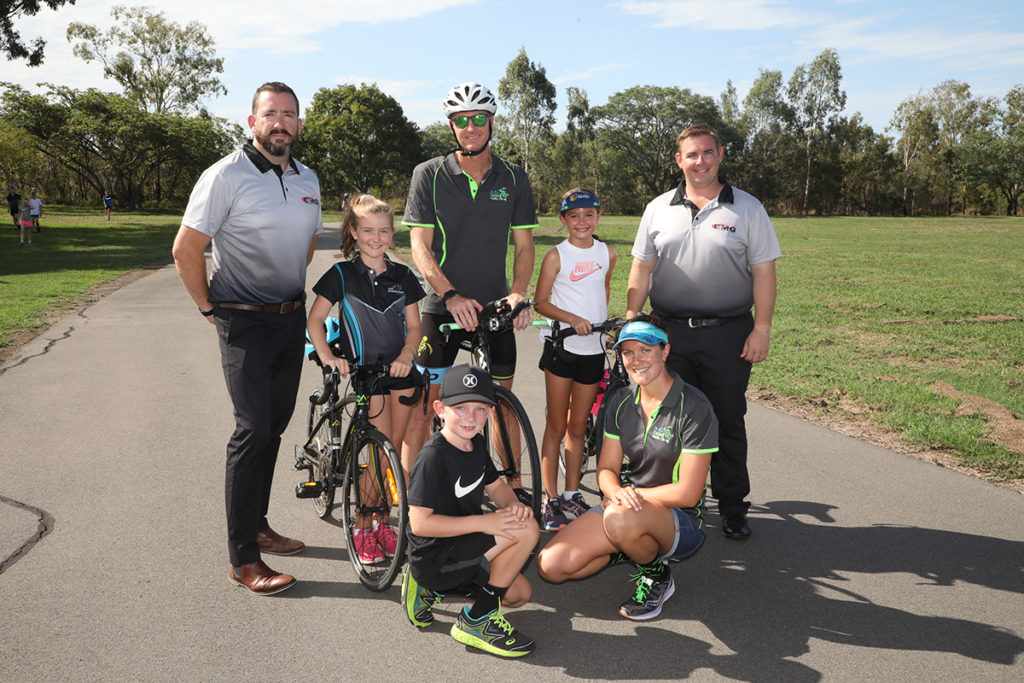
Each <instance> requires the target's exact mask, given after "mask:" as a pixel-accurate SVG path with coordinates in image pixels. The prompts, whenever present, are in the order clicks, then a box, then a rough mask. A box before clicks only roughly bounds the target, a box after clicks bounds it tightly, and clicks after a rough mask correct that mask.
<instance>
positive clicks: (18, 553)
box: [0, 496, 55, 574]
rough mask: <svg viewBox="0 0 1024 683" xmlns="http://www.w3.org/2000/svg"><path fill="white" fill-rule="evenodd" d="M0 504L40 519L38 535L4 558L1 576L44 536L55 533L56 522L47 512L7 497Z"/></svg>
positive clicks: (0, 498) (37, 528)
mask: <svg viewBox="0 0 1024 683" xmlns="http://www.w3.org/2000/svg"><path fill="white" fill-rule="evenodd" d="M0 503H7V504H8V505H11V506H14V507H16V508H20V509H22V510H26V511H28V512H31V513H33V514H34V515H36V517H37V519H38V526H37V527H36V533H34V534H33V535H31V536H29V537H28V539H26V540H25V542H24V543H22V544H21V545H20V546H18V549H17V550H15V551H14V552H13V553H11V554H10V555H8V556H7V557H6V558H4V560H3V561H2V562H0V574H3V573H4V572H5V571H6V570H7V569H8V568H9V567H10V566H11V565H13V564H14V563H15V562H17V561H18V560H20V559H21V558H22V557H24V556H25V555H26V554H27V553H28V551H29V550H31V549H32V546H34V545H35V544H36V543H38V542H39V541H40V540H42V538H43V537H44V536H46V535H47V534H49V533H50V532H51V531H53V525H54V522H55V520H54V519H53V515H51V514H50V513H49V512H47V511H46V510H40V509H39V508H37V507H32V506H31V505H28V504H26V503H22V502H19V501H17V500H12V499H11V498H7V497H6V496H0Z"/></svg>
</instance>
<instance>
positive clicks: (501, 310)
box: [433, 299, 543, 522]
mask: <svg viewBox="0 0 1024 683" xmlns="http://www.w3.org/2000/svg"><path fill="white" fill-rule="evenodd" d="M530 306H533V301H532V300H530V299H524V300H523V301H520V302H519V303H518V304H516V305H515V307H510V306H509V304H508V302H507V301H506V300H504V299H501V300H498V301H492V302H490V303H488V304H485V305H484V307H483V309H482V310H481V311H480V312H479V313H477V326H476V329H475V330H473V332H472V334H471V336H470V337H469V338H467V339H463V340H461V341H460V343H459V346H460V347H461V348H463V349H466V350H468V351H469V352H470V357H471V359H472V360H471V362H472V363H473V365H476V366H477V367H479V368H481V369H482V370H484V371H486V372H488V373H490V371H491V343H492V342H493V341H494V339H495V338H496V337H497V336H498V335H499V334H501V333H503V332H506V331H509V330H512V329H513V324H512V323H513V321H514V320H515V318H516V316H517V315H519V313H520V312H521V311H522V310H524V309H526V308H529V307H530ZM438 329H439V330H440V331H441V334H442V335H444V339H443V341H444V343H445V344H448V343H450V339H451V333H452V332H454V331H456V330H460V329H462V328H461V327H459V325H458V323H444V324H442V325H440V326H439V327H438ZM494 400H495V402H496V403H497V407H496V408H495V409H494V411H492V413H491V418H490V419H489V420H488V421H487V424H486V425H484V430H483V435H484V441H485V442H486V443H487V446H488V451H489V453H490V455H491V460H492V461H493V462H494V467H495V469H497V470H498V474H499V476H502V477H504V478H505V481H506V482H507V483H508V485H509V486H511V487H512V490H513V491H514V492H515V494H516V497H517V498H518V499H519V501H520V502H521V503H523V504H524V505H526V506H528V507H529V508H530V509H531V510H533V516H534V517H535V518H536V519H537V521H538V522H540V518H541V517H540V515H541V500H542V498H543V491H542V490H541V485H540V451H539V450H538V449H537V438H536V436H535V435H534V433H533V427H532V426H531V425H530V418H529V417H528V416H527V414H526V409H525V408H523V404H522V402H520V400H519V399H518V398H517V397H516V395H515V394H514V393H512V392H511V391H510V390H509V389H506V388H505V387H503V386H501V385H500V384H498V383H497V382H495V383H494ZM440 428H441V422H440V419H439V418H436V417H435V418H434V421H433V431H437V430H439V429H440Z"/></svg>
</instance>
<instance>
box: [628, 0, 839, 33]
mask: <svg viewBox="0 0 1024 683" xmlns="http://www.w3.org/2000/svg"><path fill="white" fill-rule="evenodd" d="M618 7H619V8H620V9H621V10H623V11H625V12H627V13H629V14H636V15H639V16H649V17H653V18H654V19H655V21H656V22H657V23H656V24H655V26H657V27H658V28H680V27H685V28H692V29H694V30H698V31H702V30H711V31H761V30H765V29H772V28H776V29H777V28H795V27H799V26H807V25H810V24H817V23H819V21H821V18H820V17H818V16H817V15H815V14H814V13H811V12H806V11H803V10H794V9H792V8H790V7H789V6H788V5H787V3H786V2H784V0H718V2H707V1H706V0H626V1H624V2H619V3H618Z"/></svg>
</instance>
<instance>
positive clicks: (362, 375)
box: [309, 363, 427, 406]
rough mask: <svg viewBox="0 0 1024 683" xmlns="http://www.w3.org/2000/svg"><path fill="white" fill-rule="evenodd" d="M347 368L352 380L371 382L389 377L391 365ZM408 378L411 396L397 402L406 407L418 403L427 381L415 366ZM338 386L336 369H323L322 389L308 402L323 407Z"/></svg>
mask: <svg viewBox="0 0 1024 683" xmlns="http://www.w3.org/2000/svg"><path fill="white" fill-rule="evenodd" d="M349 367H350V368H351V371H350V372H349V375H350V376H351V377H352V378H353V379H356V378H359V379H362V380H372V379H374V378H377V377H381V376H384V377H389V376H390V372H391V364H390V363H372V364H370V365H351V366H349ZM409 377H411V378H412V384H413V388H414V391H413V393H412V396H399V397H398V400H399V401H400V402H401V403H402V404H403V405H407V406H411V405H415V404H416V402H417V401H419V399H420V395H421V394H423V393H424V392H423V389H424V387H425V386H426V383H427V379H426V378H425V377H424V376H423V373H421V372H420V371H419V369H417V368H416V366H413V368H412V370H411V371H410V372H409ZM339 384H341V375H340V374H339V373H338V370H337V368H331V369H330V371H329V372H328V371H327V369H326V367H325V368H324V385H323V389H322V390H321V391H320V395H319V396H316V397H315V398H314V396H310V397H309V402H310V403H312V404H314V405H323V404H324V403H327V401H328V400H329V399H330V397H331V395H332V394H333V393H334V392H335V390H336V389H337V388H338V385H339Z"/></svg>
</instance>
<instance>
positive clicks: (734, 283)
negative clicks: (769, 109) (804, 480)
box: [626, 126, 782, 539]
mask: <svg viewBox="0 0 1024 683" xmlns="http://www.w3.org/2000/svg"><path fill="white" fill-rule="evenodd" d="M678 145H679V151H678V153H677V154H676V163H677V164H678V165H679V168H681V169H682V171H683V182H682V183H681V184H680V185H679V187H678V188H676V189H674V190H671V191H670V192H666V193H665V194H663V195H661V196H659V197H657V198H655V199H654V200H653V201H652V202H651V203H650V204H648V205H647V208H646V210H645V211H644V215H643V218H642V219H641V221H640V227H639V229H638V230H637V235H636V240H635V241H634V243H633V252H632V253H633V256H634V260H633V265H632V267H631V269H630V272H629V284H628V293H627V298H626V308H627V312H626V316H627V317H628V318H632V317H634V316H636V315H637V314H638V313H639V312H640V310H641V309H642V308H643V305H644V301H645V300H646V299H647V295H648V293H650V298H651V308H652V309H653V311H654V313H655V314H656V315H658V316H659V317H660V318H661V320H662V323H663V325H664V327H665V330H666V331H667V332H668V336H669V340H670V342H671V354H670V356H669V359H668V363H667V364H668V366H669V368H670V369H672V370H674V371H675V372H676V373H677V374H678V375H679V376H680V377H682V378H683V380H685V381H686V382H688V383H690V384H692V385H694V386H695V387H697V388H698V389H700V390H701V391H703V392H704V394H705V395H706V396H707V397H708V399H709V400H710V401H711V405H712V406H713V407H714V409H715V414H716V416H717V417H718V425H719V451H718V453H716V454H715V456H714V457H713V458H712V460H711V492H712V495H714V496H715V497H716V498H717V499H718V510H719V513H720V514H721V515H722V518H723V520H722V533H723V534H725V536H726V537H727V538H732V539H744V538H747V537H748V536H750V526H749V525H748V524H747V508H748V507H749V505H750V503H749V502H747V501H746V500H745V499H746V497H747V495H748V494H749V493H750V478H749V475H748V473H747V431H746V424H745V421H744V416H745V415H746V412H747V402H746V397H745V393H746V390H747V383H748V381H749V380H750V370H751V364H752V363H760V362H761V361H763V360H764V359H765V358H767V357H768V348H769V344H770V336H769V335H770V333H771V327H772V314H773V312H774V310H775V290H776V287H775V261H776V260H777V259H779V258H781V256H782V251H781V250H780V248H779V241H778V239H777V238H776V236H775V230H774V228H773V227H772V224H771V221H770V220H769V219H768V214H767V213H766V212H765V210H764V207H763V206H761V203H760V202H759V201H757V199H755V198H754V197H753V196H751V195H749V194H747V193H746V192H744V191H743V190H739V189H737V188H734V187H732V186H731V185H729V184H728V183H726V182H724V181H723V180H721V179H720V178H719V177H718V168H719V165H720V164H721V163H722V156H723V153H724V150H723V149H722V146H721V145H719V143H718V135H717V134H716V133H715V131H714V130H712V129H711V128H708V127H707V126H690V127H689V128H687V129H686V130H684V131H683V132H682V133H681V134H680V135H679V140H678ZM751 306H753V307H754V315H753V317H751V315H750V307H751Z"/></svg>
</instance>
